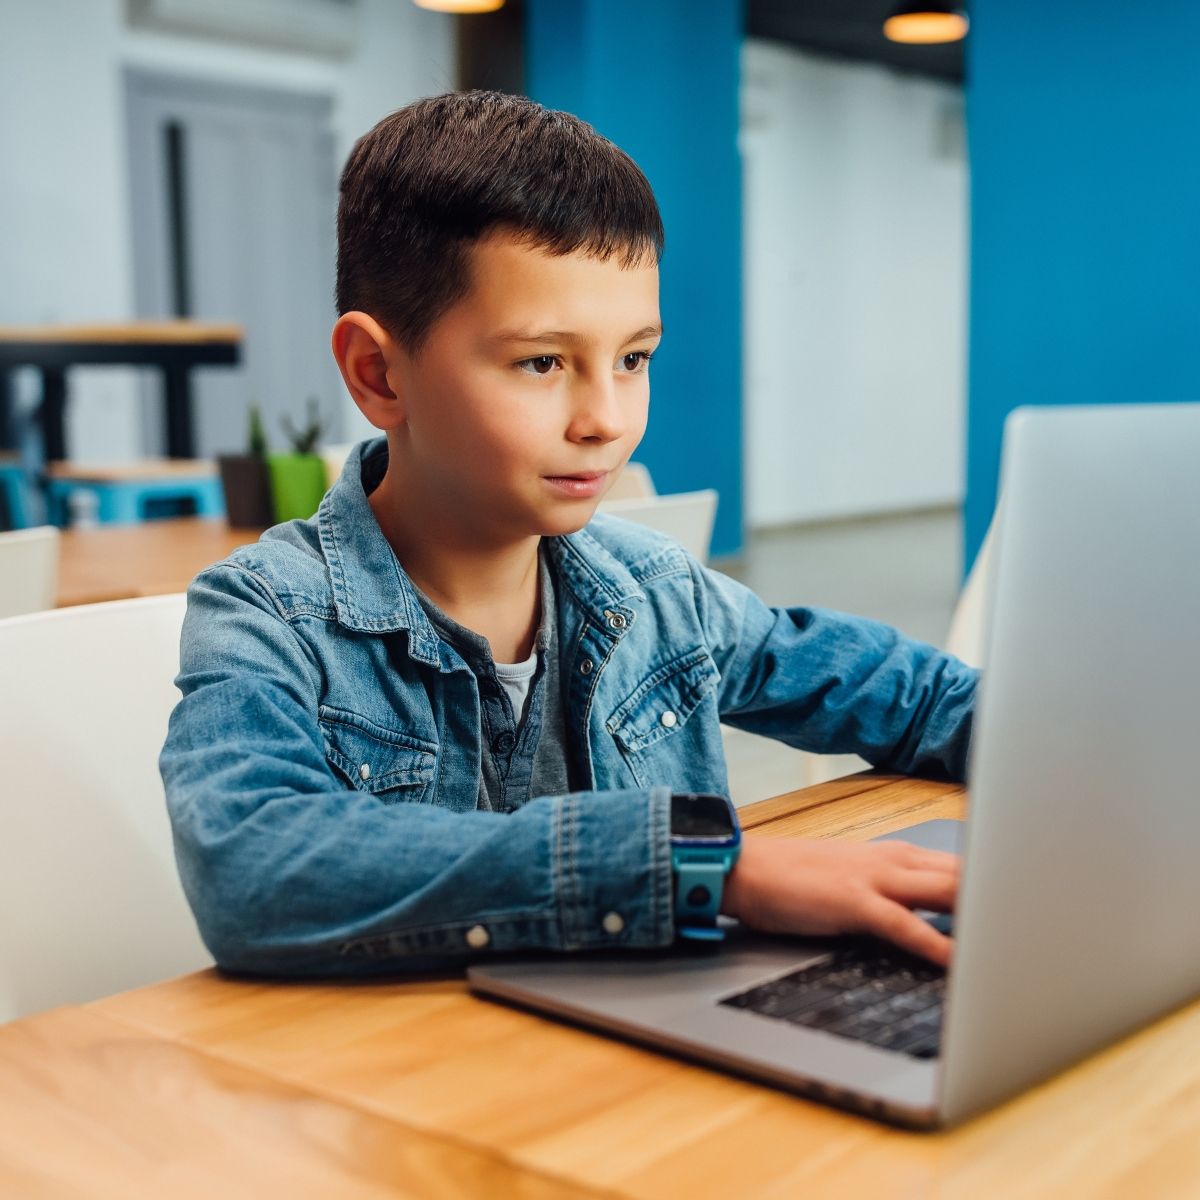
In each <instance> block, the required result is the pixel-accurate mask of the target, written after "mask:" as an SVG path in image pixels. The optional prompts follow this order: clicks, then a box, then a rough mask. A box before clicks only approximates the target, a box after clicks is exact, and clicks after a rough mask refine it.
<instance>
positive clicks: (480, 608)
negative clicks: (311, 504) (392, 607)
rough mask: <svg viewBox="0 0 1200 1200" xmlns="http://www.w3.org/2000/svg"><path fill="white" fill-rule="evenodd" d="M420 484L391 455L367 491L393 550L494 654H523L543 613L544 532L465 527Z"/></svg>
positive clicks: (517, 658) (502, 657) (501, 657)
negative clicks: (496, 534)
mask: <svg viewBox="0 0 1200 1200" xmlns="http://www.w3.org/2000/svg"><path fill="white" fill-rule="evenodd" d="M409 478H411V476H410V477H409ZM420 491H421V489H414V488H411V487H404V486H402V485H401V484H400V483H399V473H397V472H395V471H393V468H392V465H391V464H390V463H389V466H388V470H387V473H386V474H385V475H384V477H383V481H382V482H381V483H380V484H379V486H378V487H377V488H376V489H375V491H373V492H372V493H371V495H370V496H369V497H368V501H369V503H370V505H371V510H372V511H373V512H374V514H375V519H376V520H377V521H378V522H379V527H380V529H381V530H382V531H383V535H384V537H385V538H387V541H388V544H389V545H390V546H391V547H392V550H393V551H394V552H395V554H396V558H397V559H398V560H399V561H400V564H401V566H403V568H404V570H405V572H406V573H407V575H408V577H409V578H410V579H411V580H412V581H413V583H414V584H415V585H416V586H417V587H418V588H419V589H420V590H421V591H422V592H424V593H425V595H426V596H428V597H429V598H430V599H431V600H432V601H433V602H434V604H436V605H437V606H438V608H440V609H441V610H442V611H443V612H445V613H446V614H447V615H448V616H450V617H453V618H454V620H456V621H457V622H458V623H459V624H460V625H465V626H466V627H467V628H468V629H471V630H473V631H474V632H476V633H478V634H480V635H481V636H483V637H485V638H487V640H488V642H489V643H490V645H491V648H492V656H493V658H495V660H496V661H497V662H522V661H524V660H525V659H526V658H528V657H529V655H530V654H531V653H532V651H533V642H534V638H535V636H536V634H537V628H538V621H539V617H540V613H541V603H540V597H539V589H538V579H539V576H538V547H539V545H540V543H541V538H540V537H536V536H534V537H522V538H517V539H510V540H507V541H506V540H503V539H496V540H492V539H489V538H488V536H487V533H486V531H485V530H483V529H480V528H474V529H464V528H462V527H461V526H460V525H459V524H458V523H457V522H455V521H454V520H453V519H452V517H451V516H450V515H449V514H448V513H447V511H446V508H445V507H444V506H442V505H439V504H429V503H423V496H422V495H421V494H419V493H420Z"/></svg>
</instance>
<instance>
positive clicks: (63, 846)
mask: <svg viewBox="0 0 1200 1200" xmlns="http://www.w3.org/2000/svg"><path fill="white" fill-rule="evenodd" d="M184 607H185V602H184V597H183V596H182V595H173V596H153V597H149V598H147V599H139V600H118V601H115V602H114V603H111V604H91V605H82V606H80V607H78V608H64V609H58V610H56V611H54V612H48V613H40V614H37V615H34V616H26V617H13V618H10V619H8V620H4V621H0V663H3V669H2V670H0V747H2V752H0V779H2V780H3V782H2V784H0V829H2V830H3V834H2V836H0V1021H3V1020H9V1019H11V1018H13V1017H17V1016H21V1015H24V1014H26V1013H31V1012H36V1011H38V1010H40V1009H43V1008H47V1007H50V1006H52V1005H57V1004H66V1003H78V1002H81V1001H86V1000H90V999H94V998H96V997H97V996H102V995H107V994H109V993H112V992H115V991H120V990H122V989H124V988H129V987H135V986H138V985H140V984H144V983H149V982H152V981H155V980H159V979H163V978H166V977H168V976H171V975H175V974H179V973H181V972H184V971H189V970H193V969H196V968H199V967H203V966H207V965H211V963H212V959H211V957H210V956H209V955H208V953H207V951H206V950H205V949H204V946H203V944H202V943H201V941H200V938H199V935H198V933H197V932H196V926H195V922H194V921H193V919H192V915H191V911H190V910H189V908H188V906H187V902H186V900H185V899H184V896H183V891H182V888H181V887H180V884H179V877H178V874H177V871H176V867H175V856H174V851H173V848H172V842H171V831H170V824H169V822H168V820H167V813H166V804H165V801H164V798H163V789H162V784H161V782H160V781H159V775H158V753H159V750H160V749H161V747H162V743H163V739H164V737H165V736H166V730H167V718H168V716H169V715H170V712H171V709H172V708H173V707H174V705H175V702H176V700H177V699H178V696H179V693H178V692H177V691H176V689H175V686H174V676H175V674H176V672H177V671H178V669H179V632H180V627H181V625H182V622H183V613H184Z"/></svg>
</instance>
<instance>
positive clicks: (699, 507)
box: [600, 488, 717, 562]
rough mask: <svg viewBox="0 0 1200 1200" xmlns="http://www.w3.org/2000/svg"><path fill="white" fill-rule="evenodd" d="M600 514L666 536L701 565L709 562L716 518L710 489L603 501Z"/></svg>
mask: <svg viewBox="0 0 1200 1200" xmlns="http://www.w3.org/2000/svg"><path fill="white" fill-rule="evenodd" d="M600 511H601V512H606V513H611V514H612V515H613V516H614V517H623V518H624V519H625V520H626V521H636V522H637V523H638V524H639V525H647V526H649V527H650V528H651V529H657V530H658V531H659V532H660V533H665V534H668V535H669V536H671V537H673V538H674V539H675V540H676V541H677V542H679V543H680V544H681V545H682V546H683V548H684V549H685V550H687V551H688V552H689V553H690V554H692V555H693V556H695V557H696V558H698V559H699V560H700V561H701V562H707V561H708V548H709V544H710V542H711V541H712V531H713V521H714V520H715V518H716V515H717V493H716V492H715V491H714V490H713V489H712V488H705V489H704V490H703V491H699V492H677V493H676V494H674V495H671V496H652V497H650V498H648V499H645V500H605V501H604V502H603V503H602V504H601V505H600Z"/></svg>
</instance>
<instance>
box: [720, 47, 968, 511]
mask: <svg viewBox="0 0 1200 1200" xmlns="http://www.w3.org/2000/svg"><path fill="white" fill-rule="evenodd" d="M742 67H743V84H742V134H741V145H742V152H743V162H744V170H745V174H744V180H745V182H744V214H745V216H744V221H745V240H744V247H745V249H744V254H745V261H744V269H745V277H744V300H745V307H744V328H745V337H744V343H743V354H744V363H745V368H744V397H745V400H744V403H745V419H746V459H747V461H746V481H747V482H746V489H747V490H746V511H747V522H748V524H749V525H750V526H751V527H761V526H765V525H776V524H787V523H791V522H800V521H811V520H822V519H827V518H832V517H839V516H849V515H857V514H865V513H878V512H887V511H895V510H902V509H910V508H918V507H925V506H930V505H939V504H957V503H960V502H961V499H962V494H963V446H962V442H963V421H964V415H965V386H966V367H965V345H966V303H967V295H966V247H967V227H966V222H967V174H966V164H965V161H964V160H965V154H964V146H963V144H962V96H961V89H959V88H957V87H954V86H953V85H950V84H943V83H940V82H938V81H934V80H928V79H922V78H918V77H914V76H907V75H901V74H899V73H896V72H892V71H890V70H888V69H887V68H885V67H881V66H874V65H870V64H860V63H848V62H847V63H843V62H838V61H833V60H828V59H823V58H819V57H817V56H814V55H809V54H806V53H802V52H800V51H797V50H793V49H791V48H788V47H783V46H779V45H777V44H774V43H769V42H760V41H754V40H751V41H748V42H747V43H746V45H745V46H744V48H743V57H742Z"/></svg>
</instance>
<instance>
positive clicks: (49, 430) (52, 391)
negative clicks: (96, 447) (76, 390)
mask: <svg viewBox="0 0 1200 1200" xmlns="http://www.w3.org/2000/svg"><path fill="white" fill-rule="evenodd" d="M66 408H67V373H66V371H64V370H63V368H62V367H42V406H41V408H40V409H39V410H38V417H39V419H40V420H41V423H42V453H43V455H44V456H45V459H46V462H48V463H51V462H57V461H58V460H59V459H63V458H66V457H67V434H66V423H65V420H64V418H65V414H66Z"/></svg>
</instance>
